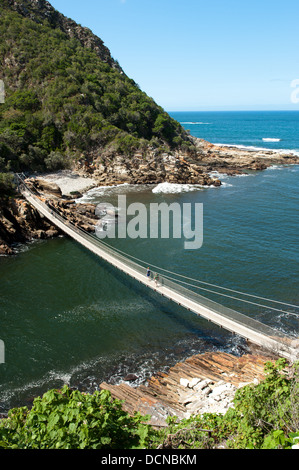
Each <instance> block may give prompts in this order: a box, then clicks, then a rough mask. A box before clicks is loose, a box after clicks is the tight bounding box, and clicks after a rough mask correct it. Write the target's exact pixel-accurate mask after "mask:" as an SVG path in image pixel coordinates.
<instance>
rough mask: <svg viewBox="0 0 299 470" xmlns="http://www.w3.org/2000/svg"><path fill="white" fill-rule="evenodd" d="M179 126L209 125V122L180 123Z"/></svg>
mask: <svg viewBox="0 0 299 470" xmlns="http://www.w3.org/2000/svg"><path fill="white" fill-rule="evenodd" d="M181 124H197V125H210V124H212V123H211V122H181Z"/></svg>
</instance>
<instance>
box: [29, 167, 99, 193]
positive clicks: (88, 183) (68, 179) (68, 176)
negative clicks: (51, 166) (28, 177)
mask: <svg viewBox="0 0 299 470" xmlns="http://www.w3.org/2000/svg"><path fill="white" fill-rule="evenodd" d="M34 178H42V179H43V180H46V181H49V182H51V183H56V184H57V185H58V186H59V187H60V189H61V192H62V194H63V195H69V194H70V193H72V192H74V191H79V192H80V193H85V192H87V191H88V190H89V189H91V188H94V187H96V186H97V181H96V180H95V179H94V178H91V177H88V176H81V175H79V174H77V173H74V172H73V171H72V170H60V171H57V172H55V173H49V174H42V175H38V176H34Z"/></svg>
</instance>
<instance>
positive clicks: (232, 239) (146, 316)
mask: <svg viewBox="0 0 299 470" xmlns="http://www.w3.org/2000/svg"><path fill="white" fill-rule="evenodd" d="M212 114H213V113H211V115H210V116H209V120H205V121H204V120H203V117H202V115H201V113H200V114H199V115H196V116H195V115H194V113H190V115H189V114H184V116H181V118H182V122H210V121H212V120H213V119H214V121H213V122H214V124H213V125H214V131H213V132H214V138H213V139H212V134H210V136H211V137H210V138H208V135H202V137H203V138H206V139H209V140H211V141H212V140H214V139H215V140H214V141H215V142H216V141H217V140H218V138H219V139H220V137H221V132H223V131H222V130H221V129H223V128H224V127H226V128H227V140H229V139H230V138H231V142H225V143H232V144H235V145H242V139H243V133H242V132H241V131H239V139H235V138H234V137H233V135H231V134H229V129H231V130H232V132H233V133H234V132H235V126H233V125H232V126H231V127H230V126H228V120H230V121H232V120H234V121H235V122H237V121H238V122H239V121H240V120H241V117H240V116H238V117H237V116H236V115H235V116H233V114H234V113H232V115H230V116H229V117H228V118H227V116H225V119H223V121H221V119H220V117H219V113H215V116H214V117H213V116H212ZM220 114H221V113H220ZM258 115H259V116H261V115H260V113H258ZM267 116H268V113H267ZM275 116H277V115H276V114H275ZM245 117H246V116H245V115H244V120H245ZM212 118H213V119H212ZM275 119H276V117H275V118H273V121H275ZM290 119H291V118H290ZM269 121H270V120H269ZM216 122H218V123H219V126H218V127H219V128H220V130H219V135H217V132H216V129H217V125H216ZM267 122H268V121H267ZM279 123H281V119H280V120H279ZM290 123H292V124H290ZM295 123H296V124H295ZM265 125H266V124H265V123H264V121H262V120H258V121H255V120H253V124H252V126H253V127H254V130H253V131H252V134H254V133H255V134H257V133H258V131H257V130H258V128H259V126H265ZM267 125H268V126H272V131H273V132H271V134H270V132H264V127H263V132H262V131H260V135H265V136H267V137H268V136H277V135H280V136H281V134H280V133H279V132H278V130H279V129H281V124H279V126H278V127H277V128H276V127H275V123H274V122H272V124H271V123H268V124H267ZM194 126H198V127H197V129H208V125H203V124H197V125H196V124H194ZM205 126H206V127H205ZM244 126H245V124H244ZM246 126H249V124H248V121H247V117H246ZM293 126H295V127H296V126H297V127H296V129H297V131H298V120H295V119H294V120H293V118H292V120H291V121H289V133H290V137H289V140H287V139H286V138H285V139H286V140H285V144H286V145H287V147H285V148H290V149H293V150H297V149H298V147H297V144H296V143H294V144H293V146H292V145H291V141H292V139H291V135H293V134H295V127H293ZM186 127H187V125H186ZM241 128H242V125H241V123H240V122H239V129H241ZM275 129H276V132H274V130H275ZM194 130H195V129H194ZM268 131H269V129H268ZM196 132H199V131H198V130H197V131H196ZM204 132H211V130H210V131H207V130H205V131H204ZM194 135H195V132H194ZM297 135H299V134H298V133H297ZM246 138H247V137H246ZM222 140H223V139H222ZM294 142H295V141H294ZM280 143H282V141H281V142H280ZM249 145H254V143H253V141H251V142H250V143H249ZM268 145H270V144H268ZM275 145H276V143H275ZM298 176H299V166H286V167H273V168H271V169H268V170H266V171H264V172H251V173H250V174H249V175H248V176H243V177H224V178H223V183H224V184H223V186H222V187H220V188H194V187H189V188H186V187H181V186H179V187H176V186H175V187H169V186H168V188H166V189H167V190H168V191H170V190H171V191H173V192H171V193H165V192H159V191H158V192H153V189H154V188H153V187H151V186H142V187H138V188H136V187H130V186H122V187H116V188H111V189H108V190H104V189H103V188H100V189H99V190H97V191H92V192H91V193H89V195H88V197H87V198H85V200H88V201H91V202H93V203H94V204H97V203H99V202H111V203H114V204H116V203H117V197H118V195H119V194H122V195H126V196H127V202H128V204H130V203H131V202H142V203H144V204H145V205H147V206H148V205H149V204H150V203H151V202H162V201H165V202H167V203H171V202H178V203H180V204H183V203H184V202H189V203H193V204H194V203H195V202H199V203H202V204H203V208H204V220H203V222H204V226H203V234H204V238H203V246H202V247H201V248H200V249H199V250H185V249H184V245H183V240H181V239H172V238H170V239H169V240H161V239H158V240H153V239H150V238H148V239H137V240H130V239H122V240H109V243H110V244H111V245H112V246H115V247H117V248H119V249H121V250H124V251H126V252H128V253H130V254H131V255H133V256H135V257H137V258H139V259H142V260H144V261H145V262H146V264H147V263H149V264H150V263H151V264H153V265H158V266H162V267H164V268H166V269H169V270H170V271H176V272H179V273H181V274H184V275H187V276H190V277H194V278H197V279H201V280H203V281H206V282H209V283H214V284H217V285H220V286H225V287H228V288H231V289H237V290H240V291H244V292H249V293H251V294H255V295H258V296H263V297H269V298H272V299H277V300H280V301H283V302H287V303H292V304H297V305H299V294H298V278H299V267H298V266H299V252H298V226H299V220H298V217H299V214H298V207H299V206H298V202H299V190H298ZM160 189H161V191H163V187H160ZM183 189H184V191H182V190H183ZM186 189H188V190H186ZM158 190H159V188H158ZM164 190H165V187H164ZM181 191H182V192H181ZM0 277H1V284H0V286H1V287H0V289H1V296H0V321H1V329H0V338H1V340H3V341H4V343H5V353H6V356H5V364H0V410H7V409H8V408H9V407H11V406H15V405H19V404H27V403H30V402H31V401H32V399H33V397H34V396H36V395H39V394H41V393H43V392H45V391H46V390H48V389H49V388H52V387H60V386H61V385H62V384H64V383H67V384H69V385H71V386H76V387H79V388H80V389H82V390H87V391H93V390H95V389H97V387H98V386H99V384H100V383H101V382H102V381H103V380H106V381H109V380H110V381H112V382H113V383H117V382H119V381H120V380H121V379H123V378H124V377H125V375H126V374H127V373H135V374H136V375H137V376H138V381H137V382H136V383H140V382H142V381H143V380H145V379H146V377H148V376H150V375H152V374H153V373H154V372H155V371H157V370H167V367H169V366H171V365H172V364H174V363H175V362H177V361H178V360H182V359H184V358H186V357H188V356H190V355H192V354H195V353H199V352H203V351H206V350H224V351H228V352H234V353H235V354H240V353H242V351H244V347H245V345H244V342H243V340H242V339H238V338H236V337H234V336H232V335H231V334H230V333H228V332H225V331H224V330H223V329H220V328H218V327H217V326H213V325H212V324H211V323H208V322H206V321H205V320H204V319H201V318H199V317H197V316H196V315H194V314H192V313H191V312H187V311H186V310H184V309H183V308H181V307H179V306H177V305H175V304H174V303H172V302H171V301H168V300H166V299H163V298H161V297H159V296H158V295H157V294H155V293H152V292H149V291H147V290H146V288H145V287H142V286H140V285H139V284H136V283H135V281H133V280H130V279H129V278H128V277H126V276H125V275H123V274H121V273H119V272H118V271H116V270H115V269H114V268H112V267H110V266H108V265H106V264H105V263H104V262H102V261H101V260H100V259H99V258H97V257H95V256H94V255H93V254H91V253H90V252H87V251H86V250H85V249H83V248H82V247H80V246H79V245H78V244H76V243H75V242H74V241H72V240H70V239H67V238H58V239H55V240H50V241H41V242H36V243H32V244H30V245H28V246H26V247H24V248H23V249H22V250H21V251H20V253H19V254H18V255H17V256H14V257H12V258H5V257H2V258H0ZM200 293H202V294H203V295H207V296H209V297H210V298H212V299H214V300H216V301H219V302H221V303H224V304H226V305H231V302H232V301H231V300H230V299H228V298H225V297H219V296H216V295H214V294H211V293H208V292H205V291H201V292H200ZM233 306H234V307H235V308H238V309H239V310H240V311H243V312H244V313H247V314H248V315H251V316H252V317H254V318H256V319H258V320H261V321H263V322H265V323H267V324H269V325H271V326H274V327H275V328H278V329H279V330H281V331H284V332H286V333H290V334H292V335H293V334H296V333H298V330H299V328H298V317H296V316H294V315H292V314H291V313H294V309H292V308H289V309H288V310H289V311H290V314H285V313H282V312H275V311H271V310H270V309H267V308H260V307H257V306H255V305H251V304H244V303H241V302H236V303H234V305H233ZM278 308H279V307H278Z"/></svg>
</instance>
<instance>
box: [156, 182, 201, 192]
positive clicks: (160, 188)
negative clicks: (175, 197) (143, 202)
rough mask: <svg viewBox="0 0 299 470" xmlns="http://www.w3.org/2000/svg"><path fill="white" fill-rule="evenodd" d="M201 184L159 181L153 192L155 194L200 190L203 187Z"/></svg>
mask: <svg viewBox="0 0 299 470" xmlns="http://www.w3.org/2000/svg"><path fill="white" fill-rule="evenodd" d="M201 188H202V186H201V185H195V184H179V183H167V182H166V183H159V184H158V185H157V186H156V187H155V188H154V189H153V190H152V192H153V193H154V194H159V193H164V194H176V193H183V192H189V191H198V190H199V189H201Z"/></svg>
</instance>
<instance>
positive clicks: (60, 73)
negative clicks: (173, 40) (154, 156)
mask: <svg viewBox="0 0 299 470" xmlns="http://www.w3.org/2000/svg"><path fill="white" fill-rule="evenodd" d="M0 30H1V36H0V60H1V75H0V79H1V80H3V82H4V85H5V103H3V104H0V117H1V120H0V173H1V176H0V183H1V181H2V183H3V184H4V183H5V176H4V174H5V173H6V172H8V171H11V170H13V171H15V170H18V171H19V170H21V171H28V170H30V171H45V170H56V169H60V168H65V167H69V166H71V165H72V164H73V162H75V161H76V160H78V159H80V158H82V157H83V158H87V159H88V158H90V159H92V158H94V157H95V156H98V155H99V154H102V155H109V156H112V157H113V155H117V154H121V155H127V156H128V158H129V157H130V155H131V154H132V153H133V152H134V151H135V150H140V151H141V152H143V153H144V155H146V151H147V150H148V149H149V148H155V149H164V150H165V149H167V150H169V149H171V150H174V149H182V150H183V151H184V152H185V153H188V152H192V151H193V150H194V148H193V146H192V142H191V140H190V139H189V136H188V134H187V133H186V132H185V131H184V130H183V128H182V127H181V126H180V124H179V123H177V122H176V121H174V120H173V119H171V118H170V116H169V115H168V114H167V113H166V112H165V111H164V110H163V109H162V108H161V107H159V106H158V105H157V104H156V103H155V102H154V100H153V99H152V98H150V97H148V96H147V95H146V93H144V92H142V91H141V90H140V88H139V87H138V85H137V84H136V83H135V82H134V80H132V79H130V78H129V77H127V76H126V74H125V73H124V72H123V70H122V69H121V67H120V66H119V64H118V63H117V61H115V60H114V59H113V58H112V57H111V55H110V52H109V50H108V49H107V47H106V46H104V44H103V42H102V40H101V39H99V38H97V37H96V36H95V35H93V33H92V32H91V31H90V30H89V29H87V28H83V27H82V26H80V25H78V24H76V23H75V22H74V21H72V20H69V19H68V18H65V17H64V16H63V15H61V14H60V13H59V12H57V11H56V10H54V8H52V6H51V5H50V4H49V3H48V2H46V1H45V0H23V1H20V0H17V1H16V0H2V1H1V7H0Z"/></svg>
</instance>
